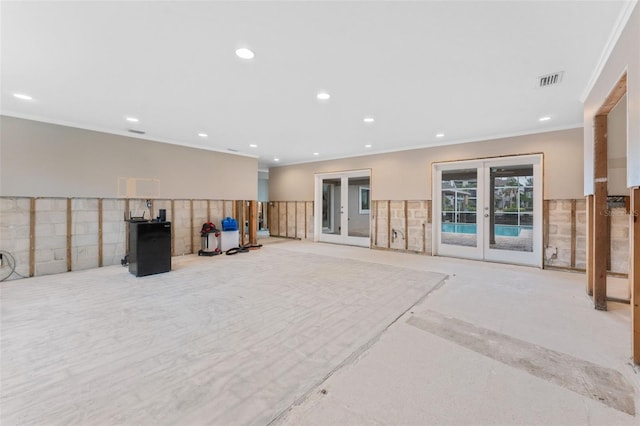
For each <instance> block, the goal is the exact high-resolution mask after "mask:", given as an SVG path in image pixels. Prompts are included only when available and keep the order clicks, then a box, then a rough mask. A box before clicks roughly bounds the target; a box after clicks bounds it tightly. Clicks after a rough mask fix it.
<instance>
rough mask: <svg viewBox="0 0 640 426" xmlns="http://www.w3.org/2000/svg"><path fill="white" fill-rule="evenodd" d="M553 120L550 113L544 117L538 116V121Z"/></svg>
mask: <svg viewBox="0 0 640 426" xmlns="http://www.w3.org/2000/svg"><path fill="white" fill-rule="evenodd" d="M549 120H551V117H550V116H548V115H545V116H544V117H540V118H538V121H549Z"/></svg>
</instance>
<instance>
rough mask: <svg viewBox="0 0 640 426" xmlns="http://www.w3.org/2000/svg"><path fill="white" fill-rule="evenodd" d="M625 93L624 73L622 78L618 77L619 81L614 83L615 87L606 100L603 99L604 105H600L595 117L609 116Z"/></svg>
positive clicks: (625, 80)
mask: <svg viewBox="0 0 640 426" xmlns="http://www.w3.org/2000/svg"><path fill="white" fill-rule="evenodd" d="M625 93H627V73H626V72H625V73H624V74H623V75H622V77H620V80H618V82H617V83H616V86H615V87H614V88H613V90H612V91H611V93H609V96H607V99H605V101H604V103H603V104H602V106H601V107H600V109H599V110H598V112H597V114H596V115H597V116H598V115H604V116H606V115H607V114H609V113H610V112H611V110H612V109H613V108H615V106H616V105H617V104H618V102H619V101H620V99H622V97H623V96H624V95H625Z"/></svg>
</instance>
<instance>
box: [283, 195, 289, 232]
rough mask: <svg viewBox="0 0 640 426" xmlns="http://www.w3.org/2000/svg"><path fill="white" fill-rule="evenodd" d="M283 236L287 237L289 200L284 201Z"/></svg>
mask: <svg viewBox="0 0 640 426" xmlns="http://www.w3.org/2000/svg"><path fill="white" fill-rule="evenodd" d="M284 236H285V237H289V202H288V201H285V202H284Z"/></svg>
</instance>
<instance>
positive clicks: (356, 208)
mask: <svg viewBox="0 0 640 426" xmlns="http://www.w3.org/2000/svg"><path fill="white" fill-rule="evenodd" d="M348 205H349V212H348V213H349V216H348V218H349V221H348V223H349V226H348V228H349V229H348V231H349V232H348V235H349V236H350V237H365V238H369V226H370V224H371V216H370V207H371V197H370V192H369V178H368V177H357V178H349V203H348Z"/></svg>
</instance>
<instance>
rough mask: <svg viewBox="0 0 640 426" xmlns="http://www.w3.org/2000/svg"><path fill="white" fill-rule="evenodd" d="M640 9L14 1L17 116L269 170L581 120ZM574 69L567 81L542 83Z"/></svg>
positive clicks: (10, 16)
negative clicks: (245, 54) (229, 155)
mask: <svg viewBox="0 0 640 426" xmlns="http://www.w3.org/2000/svg"><path fill="white" fill-rule="evenodd" d="M625 3H626V4H625ZM625 7H628V2H624V1H566V2H565V1H549V2H544V1H517V2H515V1H513V2H507V1H466V2H457V1H447V2H444V1H412V2H401V1H393V2H392V1H388V2H382V1H361V2H357V1H332V2H307V1H290V2H285V1H257V2H241V1H235V2H137V1H128V2H60V1H48V2H6V1H3V2H2V4H1V10H0V12H1V25H2V28H1V36H2V42H1V43H2V44H1V48H2V49H1V55H2V57H1V59H2V63H1V72H2V74H1V83H2V84H1V89H2V98H1V104H0V112H1V113H2V114H4V115H9V116H16V117H24V118H31V119H35V120H41V121H47V122H52V123H59V124H65V125H70V126H75V127H81V128H87V129H93V130H99V131H105V132H110V133H115V134H124V135H128V136H136V135H134V134H133V133H130V132H129V129H134V130H140V131H144V132H146V134H145V135H144V136H141V137H143V138H145V139H151V140H156V141H161V142H168V143H174V144H179V145H187V146H192V147H198V148H204V149H211V150H220V151H225V152H229V150H235V151H237V152H238V153H239V154H242V155H251V156H256V157H258V158H259V165H260V167H261V168H263V169H266V168H269V167H273V166H277V165H285V164H292V163H300V162H307V161H317V160H326V159H333V158H341V157H347V156H355V155H366V154H371V153H378V152H389V151H395V150H403V149H410V148H417V147H427V146H432V145H442V144H450V143H459V142H466V141H477V140H483V139H489V138H494V137H501V136H510V135H518V134H527V133H538V132H544V131H548V130H555V129H564V128H572V127H580V126H581V125H582V115H583V113H582V103H581V101H580V98H581V96H582V95H583V93H584V91H585V89H586V88H587V87H588V84H589V81H590V79H591V78H592V75H593V73H594V70H595V69H596V67H597V66H598V63H599V60H600V57H601V55H602V54H603V52H604V51H605V48H606V46H607V42H608V40H609V39H610V37H611V36H612V34H613V32H614V29H615V27H616V24H617V22H619V20H620V19H621V18H620V17H621V16H622V14H623V11H624V10H625ZM240 47H247V48H250V49H251V50H252V51H254V52H255V58H253V59H251V60H244V59H240V58H239V57H237V56H236V54H235V51H236V49H237V48H240ZM557 71H563V72H564V74H563V78H562V81H561V83H560V84H557V85H554V86H551V87H545V88H539V87H537V84H538V77H539V76H542V75H545V74H549V73H554V72H557ZM320 91H326V92H327V93H329V94H330V95H331V98H330V99H329V100H328V101H319V100H318V99H316V94H317V93H318V92H320ZM15 93H22V94H28V95H29V96H31V97H32V98H33V99H32V100H21V99H17V98H15V97H14V94H15ZM543 116H548V117H551V118H550V119H549V120H547V121H544V122H541V121H539V118H541V117H543ZM126 117H135V118H137V119H139V122H137V123H130V122H128V121H126V119H125V118H126ZM365 117H373V118H374V119H375V121H374V122H373V123H365V122H363V119H364V118H365ZM199 133H205V134H207V137H206V138H205V137H201V136H198V134H199ZM439 133H442V134H444V136H442V137H436V134H439ZM250 144H254V145H257V147H250ZM365 145H370V147H365ZM314 153H317V155H314ZM274 158H278V159H279V162H276V161H274Z"/></svg>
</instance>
